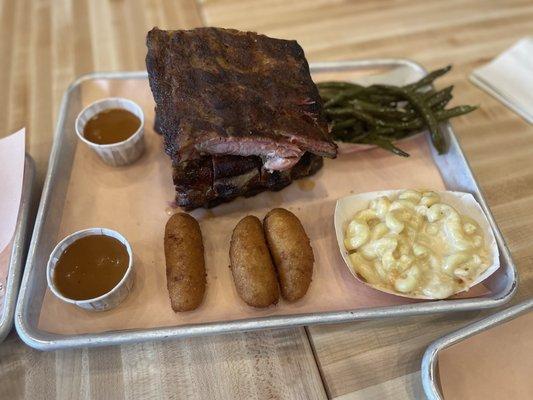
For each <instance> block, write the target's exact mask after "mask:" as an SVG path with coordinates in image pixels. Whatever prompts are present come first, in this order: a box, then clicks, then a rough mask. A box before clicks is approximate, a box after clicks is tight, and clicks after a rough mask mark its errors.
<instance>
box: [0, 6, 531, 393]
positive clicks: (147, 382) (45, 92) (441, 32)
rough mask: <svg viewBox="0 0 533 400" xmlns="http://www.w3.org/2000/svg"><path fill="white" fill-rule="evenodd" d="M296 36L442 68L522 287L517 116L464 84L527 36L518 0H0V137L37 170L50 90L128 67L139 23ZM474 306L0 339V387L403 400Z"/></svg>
mask: <svg viewBox="0 0 533 400" xmlns="http://www.w3.org/2000/svg"><path fill="white" fill-rule="evenodd" d="M154 25H157V26H159V27H160V28H167V29H168V28H189V27H194V26H201V25H213V26H224V27H233V28H237V29H249V30H255V31H259V32H262V33H265V34H267V35H271V36H276V37H283V38H291V39H296V40H298V41H299V43H300V44H301V45H302V46H303V47H304V49H305V51H306V54H307V57H308V59H309V60H310V61H324V60H342V59H353V58H368V57H404V58H411V59H413V60H416V61H418V62H420V63H422V64H423V65H424V66H425V67H427V68H429V69H431V68H437V67H440V66H443V65H445V64H447V63H450V62H451V63H453V64H454V69H453V70H452V72H451V73H450V74H449V75H447V76H445V77H444V78H443V79H442V80H441V82H440V83H439V85H442V86H444V85H447V84H454V85H455V91H454V93H455V100H454V101H455V102H456V103H457V104H459V103H469V104H480V105H481V109H480V110H478V111H476V112H475V113H473V114H470V115H467V116H464V117H460V118H458V119H456V120H455V121H454V127H455V130H456V133H457V134H458V136H459V139H460V142H461V145H462V146H463V149H464V151H465V153H466V156H467V158H468V160H469V162H470V164H471V166H472V168H473V170H474V172H475V175H476V177H477V179H478V180H479V182H480V184H481V187H482V189H483V191H484V193H485V195H486V198H487V200H488V203H489V205H490V207H491V209H492V211H493V213H494V215H495V218H496V220H497V222H498V224H499V226H500V228H501V230H502V232H503V234H504V237H505V239H506V240H507V243H508V245H509V247H510V249H511V252H512V254H513V257H514V260H515V262H516V264H517V266H518V269H519V273H520V287H519V291H518V294H517V296H516V297H515V299H514V300H513V303H514V302H517V301H519V300H521V299H524V298H526V297H530V296H532V295H533V247H532V246H531V245H530V242H531V235H532V234H533V213H532V212H531V210H532V209H533V162H532V161H531V158H532V156H533V126H531V125H528V124H527V123H526V122H524V121H523V120H522V119H520V118H519V117H518V116H517V115H516V114H514V113H513V112H511V111H510V110H508V109H507V108H505V107H504V106H503V105H502V104H500V103H499V102H497V101H496V100H494V99H493V98H491V97H490V96H488V95H487V94H485V93H484V92H483V91H481V90H479V89H478V88H476V87H475V86H473V85H472V84H471V83H470V82H469V81H468V75H469V74H470V72H471V71H472V69H474V68H476V67H478V66H480V65H482V64H484V63H486V62H488V61H489V60H490V59H492V58H493V57H494V56H496V55H497V54H499V53H500V52H502V51H503V50H504V49H506V48H507V47H509V46H511V45H512V44H513V43H514V42H515V41H517V40H518V39H519V38H521V37H523V36H525V35H528V34H531V32H532V31H533V3H532V2H531V0H527V1H526V0H524V1H514V0H512V1H511V0H500V1H484V0H464V1H458V0H450V1H445V2H444V1H424V2H420V1H416V0H396V1H392V0H390V1H389V0H387V1H373V0H360V1H345V0H333V1H328V0H308V1H287V0H249V1H236V0H203V1H197V2H195V1H194V0H182V1H161V2H159V1H155V0H131V1H124V0H122V1H121V0H96V1H88V0H56V1H51V0H35V1H29V0H18V1H15V0H0V88H1V89H2V96H0V136H4V135H6V134H8V133H10V132H13V131H15V130H16V129H18V128H20V127H21V126H26V127H27V128H28V131H29V136H28V141H27V146H28V149H29V152H30V154H31V155H32V156H33V158H34V159H35V161H36V163H37V168H38V176H39V179H41V180H42V178H43V176H44V174H45V171H46V164H47V160H48V156H49V151H50V146H51V142H52V137H53V129H54V122H55V120H56V117H57V111H58V108H59V104H60V100H61V96H62V94H63V92H64V90H65V89H66V88H67V86H68V84H69V83H70V82H71V81H73V80H74V78H75V77H76V76H78V75H80V74H83V73H86V72H91V71H102V70H139V69H143V68H144V54H145V46H144V36H145V33H146V31H147V30H148V29H150V28H151V27H152V26H154ZM489 312H494V311H486V312H483V313H480V312H471V313H464V314H461V315H445V316H437V317H423V318H405V319H401V320H386V321H373V322H364V323H353V324H343V325H334V326H318V327H312V328H309V329H304V328H300V329H292V330H279V331H264V332H256V333H250V334H246V333H243V334H233V335H225V336H217V337H210V338H197V339H190V340H180V341H171V342H161V343H145V344H138V345H127V346H126V345H125V346H117V347H110V348H102V349H80V350H68V351H55V352H50V353H42V352H38V351H35V350H32V349H30V348H28V347H26V346H25V345H23V344H22V343H21V341H20V340H19V339H18V338H17V337H16V334H15V333H11V335H10V336H9V337H8V339H7V340H6V341H5V342H4V343H3V344H1V345H0V398H6V399H16V398H28V399H42V398H47V399H48V398H58V399H63V398H68V399H76V398H83V399H85V398H96V399H120V398H143V399H152V398H153V399H159V398H161V399H168V398H197V399H205V398H222V399H233V398H239V399H254V398H257V399H263V398H269V399H277V398H291V399H292V398H301V399H312V398H325V397H326V396H329V397H338V398H342V399H385V398H390V399H413V398H415V399H417V398H421V396H422V392H421V388H420V381H419V376H418V373H417V371H418V370H419V368H420V358H421V355H422V353H423V351H424V349H425V347H426V346H427V345H428V343H429V342H430V341H432V340H434V339H435V338H437V337H439V336H441V335H442V334H444V333H445V332H449V331H451V330H453V329H456V328H458V327H459V326H462V325H464V324H466V323H468V322H470V321H471V320H473V319H475V318H479V317H481V316H483V315H486V314H487V313H489Z"/></svg>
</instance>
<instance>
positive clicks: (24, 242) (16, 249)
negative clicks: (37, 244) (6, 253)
mask: <svg viewBox="0 0 533 400" xmlns="http://www.w3.org/2000/svg"><path fill="white" fill-rule="evenodd" d="M34 176H35V165H34V163H33V160H32V158H31V157H30V156H29V155H26V158H25V160H24V178H23V181H22V185H23V187H22V197H21V200H20V207H19V215H18V221H17V228H16V230H15V238H14V242H13V248H12V250H11V255H10V257H9V265H8V267H7V268H8V269H7V279H6V287H5V295H4V308H3V312H2V315H1V316H0V343H1V342H3V341H4V339H5V338H6V336H7V335H8V334H9V331H10V330H11V327H12V326H13V316H14V315H15V305H16V304H17V295H18V292H19V284H20V277H21V276H22V266H23V265H24V262H25V261H26V250H28V243H29V239H30V228H31V217H32V216H33V215H32V214H33V213H32V209H33V211H34V207H33V206H32V204H33V201H32V198H33V194H34V189H35V188H34V185H35V179H34Z"/></svg>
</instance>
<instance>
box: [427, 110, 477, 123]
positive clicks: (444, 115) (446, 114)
mask: <svg viewBox="0 0 533 400" xmlns="http://www.w3.org/2000/svg"><path fill="white" fill-rule="evenodd" d="M477 108H478V106H457V107H453V108H450V109H449V110H440V111H437V112H436V113H435V117H437V119H438V120H439V121H446V120H448V119H450V118H454V117H458V116H460V115H464V114H468V113H470V112H472V111H474V110H476V109H477Z"/></svg>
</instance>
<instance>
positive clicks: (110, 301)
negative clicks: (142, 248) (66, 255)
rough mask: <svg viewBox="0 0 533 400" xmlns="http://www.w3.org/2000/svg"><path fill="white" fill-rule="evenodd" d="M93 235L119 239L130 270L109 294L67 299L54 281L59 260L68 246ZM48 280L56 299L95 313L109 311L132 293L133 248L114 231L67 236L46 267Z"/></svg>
mask: <svg viewBox="0 0 533 400" xmlns="http://www.w3.org/2000/svg"><path fill="white" fill-rule="evenodd" d="M93 235H103V236H110V237H113V238H115V239H117V240H118V241H119V242H121V243H122V244H123V245H124V246H126V251H127V252H128V258H129V261H128V268H127V269H126V272H125V273H124V276H123V277H122V279H121V280H120V281H119V283H117V285H116V286H115V287H114V288H113V289H111V290H110V291H109V292H107V293H105V294H103V295H101V296H99V297H95V298H93V299H87V300H74V299H70V298H68V297H65V296H63V295H62V294H61V292H60V291H59V290H58V289H57V287H56V286H55V283H54V279H53V277H54V270H55V267H56V264H57V261H58V260H59V258H60V257H61V255H62V254H63V252H64V251H65V249H66V248H67V247H68V246H70V245H71V244H72V243H74V242H75V241H76V240H77V239H80V238H82V237H86V236H93ZM46 279H47V281H48V287H49V288H50V290H51V291H52V293H53V294H54V295H55V296H56V297H58V298H59V299H61V300H63V301H64V302H66V303H70V304H74V305H76V306H78V307H80V308H83V309H86V310H94V311H105V310H109V309H111V308H114V307H116V306H118V305H119V304H120V303H122V301H124V299H125V298H126V297H127V296H128V294H129V293H130V292H131V289H132V287H133V252H132V250H131V246H130V244H129V243H128V241H127V240H126V238H125V237H124V236H122V235H121V234H120V233H118V232H116V231H113V230H111V229H106V228H89V229H84V230H81V231H78V232H74V233H73V234H71V235H69V236H67V237H66V238H64V239H63V240H62V241H60V242H59V243H58V244H57V246H56V247H55V248H54V250H53V251H52V253H51V254H50V258H49V259H48V265H47V266H46Z"/></svg>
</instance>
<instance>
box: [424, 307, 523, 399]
mask: <svg viewBox="0 0 533 400" xmlns="http://www.w3.org/2000/svg"><path fill="white" fill-rule="evenodd" d="M528 311H529V312H532V311H533V298H530V299H528V300H526V301H524V302H522V303H519V304H517V305H514V306H511V307H508V308H506V309H504V310H502V311H500V312H498V313H496V314H493V315H490V316H488V317H485V318H482V319H480V320H478V321H476V322H474V323H471V324H469V325H467V326H465V327H463V328H461V329H459V330H457V331H454V332H452V333H449V334H447V335H445V336H442V337H441V338H439V339H437V340H435V341H434V342H432V343H431V344H430V345H429V346H428V348H427V349H426V351H425V353H424V356H423V357H422V364H421V370H420V374H421V378H422V387H423V388H424V393H425V394H426V397H427V398H428V399H429V400H443V399H444V397H443V394H442V392H441V390H440V388H439V386H438V385H437V375H438V374H437V361H438V356H439V352H440V351H441V350H444V349H446V348H447V347H450V346H452V345H454V344H457V343H459V342H462V341H463V340H466V339H468V338H470V337H472V336H475V335H477V334H479V333H481V332H484V331H486V330H489V329H492V328H494V327H496V326H498V325H501V324H503V323H505V322H509V321H511V320H513V319H515V318H517V317H519V316H521V315H523V314H525V313H527V312H528Z"/></svg>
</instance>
